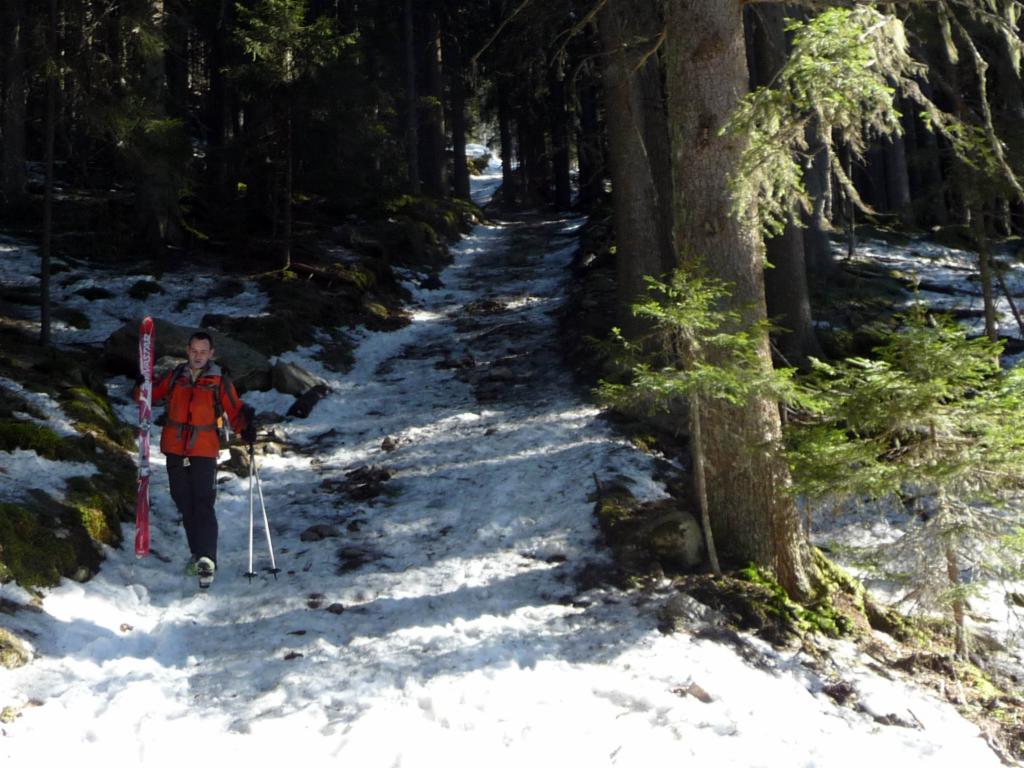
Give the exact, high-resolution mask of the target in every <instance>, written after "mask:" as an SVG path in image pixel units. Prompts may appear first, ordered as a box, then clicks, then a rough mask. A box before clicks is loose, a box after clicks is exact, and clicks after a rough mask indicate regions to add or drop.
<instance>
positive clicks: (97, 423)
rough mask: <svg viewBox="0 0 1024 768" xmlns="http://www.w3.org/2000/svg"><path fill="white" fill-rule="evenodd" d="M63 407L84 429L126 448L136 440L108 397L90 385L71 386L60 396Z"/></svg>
mask: <svg viewBox="0 0 1024 768" xmlns="http://www.w3.org/2000/svg"><path fill="white" fill-rule="evenodd" d="M60 403H61V407H62V408H63V409H64V412H65V413H66V414H67V416H68V418H70V419H71V420H72V421H73V422H74V423H75V425H76V426H77V427H78V428H79V429H80V430H82V431H87V432H91V433H94V434H100V435H103V436H105V437H106V438H108V439H109V440H110V441H111V442H113V443H115V444H117V445H119V446H121V447H122V448H125V449H130V448H131V447H132V445H133V442H134V433H133V431H132V429H131V427H129V426H128V425H127V424H125V423H124V422H123V421H121V420H120V419H119V418H118V417H117V415H116V414H115V413H114V410H113V409H112V408H111V407H110V403H109V402H108V401H107V399H106V397H104V396H103V395H101V394H99V393H97V392H94V391H93V390H91V389H89V388H88V387H69V388H67V389H65V390H64V391H63V392H62V393H61V396H60Z"/></svg>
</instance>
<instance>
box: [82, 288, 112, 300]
mask: <svg viewBox="0 0 1024 768" xmlns="http://www.w3.org/2000/svg"><path fill="white" fill-rule="evenodd" d="M75 294H76V295H78V296H81V297H82V298H83V299H87V300H89V301H102V300H103V299H112V298H114V294H113V293H111V292H110V291H108V290H107V289H106V288H100V287H99V286H98V285H91V286H89V287H87V288H79V289H78V290H77V291H75Z"/></svg>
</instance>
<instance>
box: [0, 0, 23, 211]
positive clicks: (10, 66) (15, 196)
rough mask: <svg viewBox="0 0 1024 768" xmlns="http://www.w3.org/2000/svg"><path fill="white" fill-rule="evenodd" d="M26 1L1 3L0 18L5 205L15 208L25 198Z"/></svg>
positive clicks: (3, 195) (0, 98) (14, 0)
mask: <svg viewBox="0 0 1024 768" xmlns="http://www.w3.org/2000/svg"><path fill="white" fill-rule="evenodd" d="M27 27H28V23H27V19H26V18H25V0H4V4H3V13H2V15H0V52H2V53H3V74H2V77H0V82H2V83H3V93H0V108H2V109H3V137H4V144H3V169H2V172H3V185H2V187H0V192H2V197H3V200H4V201H5V202H6V203H7V205H9V206H12V207H18V206H20V205H21V203H22V202H23V201H24V198H25V183H26V177H25V105H26V99H27V98H28V80H27V79H26V76H25V47H26V45H27V43H28V40H27Z"/></svg>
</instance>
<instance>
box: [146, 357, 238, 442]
mask: <svg viewBox="0 0 1024 768" xmlns="http://www.w3.org/2000/svg"><path fill="white" fill-rule="evenodd" d="M165 399H166V400H167V421H166V423H165V424H164V428H163V432H162V434H161V435H160V450H161V451H162V452H163V453H165V454H171V455H175V456H208V457H211V458H216V457H217V454H218V453H219V452H220V434H219V432H218V426H219V424H218V422H219V421H220V419H221V416H222V415H223V416H224V417H226V418H227V420H228V423H229V424H230V425H231V429H232V430H233V431H234V432H235V433H236V434H237V433H240V432H241V431H242V430H243V429H244V428H245V426H246V421H245V416H243V415H242V407H243V403H242V401H241V400H240V399H239V397H238V392H237V391H236V390H235V385H234V384H233V383H232V382H231V379H230V378H229V377H228V376H227V375H226V374H225V373H224V372H223V371H222V370H221V368H220V366H219V365H217V364H216V363H214V362H212V361H211V362H209V363H207V364H206V365H205V366H204V367H203V369H202V370H200V371H199V373H198V375H197V376H196V378H195V380H194V381H193V379H192V374H191V372H190V370H189V367H188V364H187V363H183V364H182V365H179V366H178V367H177V368H174V369H172V370H170V371H168V372H167V373H165V374H164V375H163V376H161V377H160V379H159V380H157V381H156V382H155V383H154V384H153V403H154V404H156V403H158V402H160V401H161V400H165Z"/></svg>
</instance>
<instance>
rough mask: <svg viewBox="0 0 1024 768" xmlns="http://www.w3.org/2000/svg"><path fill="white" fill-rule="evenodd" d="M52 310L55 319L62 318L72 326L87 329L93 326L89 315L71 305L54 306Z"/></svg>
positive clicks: (82, 329) (81, 329)
mask: <svg viewBox="0 0 1024 768" xmlns="http://www.w3.org/2000/svg"><path fill="white" fill-rule="evenodd" d="M52 312H53V317H54V319H56V320H62V321H63V322H65V323H67V324H68V325H70V326H71V327H72V328H76V329H78V330H80V331H87V330H89V329H90V328H91V327H92V322H91V321H90V320H89V316H88V315H87V314H85V313H84V312H82V311H81V310H78V309H72V308H71V307H54V308H53V310H52Z"/></svg>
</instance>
